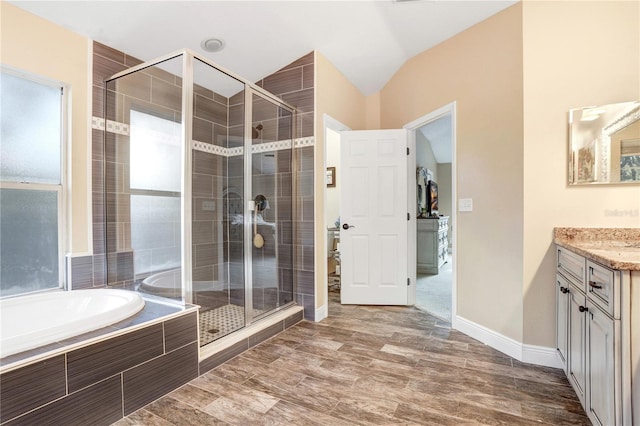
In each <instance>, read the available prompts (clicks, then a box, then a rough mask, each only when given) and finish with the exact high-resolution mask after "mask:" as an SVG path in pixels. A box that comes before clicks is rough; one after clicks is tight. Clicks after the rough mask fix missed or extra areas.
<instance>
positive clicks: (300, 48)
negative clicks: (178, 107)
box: [10, 0, 515, 95]
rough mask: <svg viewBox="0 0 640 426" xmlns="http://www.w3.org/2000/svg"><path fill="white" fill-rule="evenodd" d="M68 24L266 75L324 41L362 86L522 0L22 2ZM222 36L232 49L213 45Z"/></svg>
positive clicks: (104, 38) (149, 51)
mask: <svg viewBox="0 0 640 426" xmlns="http://www.w3.org/2000/svg"><path fill="white" fill-rule="evenodd" d="M10 3H13V4H14V5H16V6H18V7H20V8H22V9H25V10H27V11H29V12H31V13H33V14H35V15H38V16H41V17H43V18H45V19H47V20H49V21H52V22H54V23H57V24H59V25H61V26H63V27H65V28H68V29H70V30H72V31H75V32H77V33H79V34H82V35H84V36H86V37H88V38H91V39H94V40H96V41H99V42H101V43H103V44H106V45H108V46H111V47H114V48H116V49H119V50H121V51H124V52H126V53H128V54H130V55H132V56H135V57H138V58H139V59H142V60H150V59H154V58H156V57H159V56H162V55H165V54H167V53H171V52H173V51H176V50H179V49H182V48H189V49H192V50H194V51H196V52H198V53H201V54H204V55H205V56H206V57H208V58H210V59H211V60H213V61H214V62H216V63H217V64H219V65H221V66H223V67H225V68H227V69H229V70H230V71H233V72H235V73H236V74H238V75H240V76H242V77H244V78H246V79H248V80H250V81H257V80H260V79H261V78H263V77H265V76H267V75H269V74H271V73H273V72H274V71H276V70H278V69H280V68H281V67H283V66H285V65H287V64H288V63H290V62H292V61H294V60H296V59H298V58H299V57H301V56H303V55H305V54H307V53H309V52H310V51H312V50H318V51H319V52H320V53H322V54H323V55H324V56H325V57H326V58H327V59H328V60H329V61H331V63H333V64H334V65H335V66H336V68H338V69H339V70H340V71H341V72H342V73H343V74H344V75H345V76H346V77H347V78H348V79H349V80H350V81H351V82H352V83H353V84H354V85H355V86H356V87H357V88H358V89H359V90H360V91H361V92H362V93H363V94H365V95H369V94H372V93H375V92H377V91H379V90H381V89H382V87H384V85H385V84H386V83H387V82H388V81H389V79H390V78H391V77H392V76H393V74H394V73H395V72H396V71H397V70H398V69H399V68H400V67H401V66H402V64H404V63H405V62H406V61H407V60H408V59H410V58H411V57H413V56H415V55H416V54H418V53H420V52H422V51H424V50H427V49H429V48H431V47H433V46H435V45H437V44H439V43H441V42H442V41H444V40H446V39H448V38H450V37H452V36H453V35H455V34H457V33H459V32H461V31H464V30H465V29H467V28H469V27H471V26H473V25H475V24H476V23H478V22H480V21H483V20H484V19H486V18H488V17H490V16H491V15H494V14H496V13H498V12H499V11H501V10H503V9H505V8H506V7H508V6H510V5H512V4H514V3H515V1H497V0H496V1H494V0H491V1H484V0H470V1H447V0H441V1H437V0H431V1H429V0H413V1H407V0H405V1H392V0H384V1H382V0H381V1H369V0H360V1H269V0H263V1H237V0H236V1H16V0H11V1H10ZM211 37H217V38H221V39H223V40H224V42H225V48H224V49H223V50H222V51H220V52H217V53H208V52H204V51H203V50H202V48H201V47H200V43H201V42H202V41H203V40H204V39H207V38H211Z"/></svg>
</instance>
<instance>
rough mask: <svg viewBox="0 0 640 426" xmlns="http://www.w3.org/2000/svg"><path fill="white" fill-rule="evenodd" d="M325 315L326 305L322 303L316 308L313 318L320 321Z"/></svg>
mask: <svg viewBox="0 0 640 426" xmlns="http://www.w3.org/2000/svg"><path fill="white" fill-rule="evenodd" d="M326 317H327V305H326V304H324V305H322V306H320V307H319V308H316V311H315V314H314V317H313V318H314V320H315V322H320V321H322V320H323V319H325V318H326Z"/></svg>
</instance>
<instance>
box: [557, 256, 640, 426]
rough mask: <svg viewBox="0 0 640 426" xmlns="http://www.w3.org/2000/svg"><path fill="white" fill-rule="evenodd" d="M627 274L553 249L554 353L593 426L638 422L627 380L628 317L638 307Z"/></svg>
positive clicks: (631, 327)
mask: <svg viewBox="0 0 640 426" xmlns="http://www.w3.org/2000/svg"><path fill="white" fill-rule="evenodd" d="M632 276H633V275H632V273H631V271H617V270H612V269H610V268H607V267H606V266H603V265H600V264H598V263H597V262H594V261H592V260H590V259H586V258H585V257H583V256H580V255H578V254H576V253H573V252H571V251H569V250H567V249H566V248H563V247H558V249H557V270H556V314H557V321H556V350H557V353H558V357H559V358H560V361H561V362H562V364H563V368H564V371H565V373H566V375H567V378H568V379H569V382H570V383H571V385H572V387H573V389H574V390H575V392H576V394H577V396H578V399H579V400H580V402H581V403H582V406H583V407H584V409H585V411H586V413H587V415H588V416H589V419H590V420H591V422H592V423H593V424H594V425H602V426H618V425H619V426H626V425H631V424H640V421H636V422H635V423H634V421H633V420H634V413H635V412H636V411H637V410H638V407H636V405H637V401H638V396H639V395H638V392H635V393H634V392H633V390H634V389H633V388H632V380H631V377H632V376H633V374H634V371H635V370H636V368H637V367H634V366H633V365H634V363H635V364H636V365H637V360H638V355H639V354H638V348H637V343H635V342H637V341H638V331H639V330H638V324H634V322H636V321H635V320H634V319H632V318H637V316H638V313H637V309H638V307H639V306H640V303H638V300H637V299H638V296H637V295H635V294H634V295H632V294H631V284H632V283H631V281H632ZM636 277H637V275H636ZM636 281H637V279H636ZM634 285H635V286H640V282H636V283H635V284H634ZM634 299H636V300H634ZM634 360H635V361H634ZM636 386H637V385H636ZM635 415H636V416H637V415H638V413H635Z"/></svg>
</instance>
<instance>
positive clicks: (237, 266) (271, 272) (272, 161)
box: [104, 50, 296, 345]
mask: <svg viewBox="0 0 640 426" xmlns="http://www.w3.org/2000/svg"><path fill="white" fill-rule="evenodd" d="M105 86H106V87H105V92H104V108H105V132H104V134H105V144H104V147H105V151H104V162H105V168H104V169H105V199H104V205H105V224H106V225H105V228H106V229H105V232H106V235H105V241H106V251H107V269H106V274H107V277H106V278H107V283H108V285H109V286H114V287H126V288H132V289H135V290H137V291H140V292H143V293H146V294H148V295H150V296H151V297H165V298H171V299H174V300H175V301H178V302H179V303H185V304H186V303H190V304H197V305H200V306H201V309H200V314H199V315H200V321H199V323H200V344H201V345H205V344H207V343H210V342H212V341H214V340H216V339H218V338H220V337H222V336H225V335H227V334H229V333H232V332H234V331H236V330H238V329H241V328H243V327H246V326H248V325H250V324H251V323H253V322H255V321H256V320H258V319H260V318H261V317H263V316H266V315H269V314H270V313H273V312H275V311H277V310H279V309H282V308H284V307H286V306H288V305H289V304H292V303H294V302H293V301H294V276H295V274H294V272H293V269H294V253H295V251H294V241H293V238H294V237H293V236H294V232H293V231H294V230H293V224H294V222H293V217H294V215H293V210H294V207H295V203H294V195H295V194H296V191H295V188H294V185H295V179H292V176H294V173H295V162H294V156H293V155H292V151H293V148H294V142H295V139H296V129H295V123H296V119H295V118H296V117H295V114H296V111H295V109H294V108H293V107H291V106H289V105H287V104H286V103H284V102H283V101H282V100H280V99H279V98H277V97H275V96H274V95H272V94H270V93H268V92H266V91H265V90H263V89H261V88H260V87H258V86H256V85H254V84H252V83H249V82H247V81H244V80H243V79H242V78H239V77H238V76H236V75H234V74H233V73H231V72H229V71H226V70H224V69H222V68H221V67H219V66H217V65H216V64H214V63H212V62H211V61H209V60H208V59H206V58H203V57H200V56H198V55H197V54H195V53H193V52H191V51H189V50H182V51H179V52H176V53H173V54H170V55H167V56H165V57H162V58H159V59H157V60H154V61H151V62H146V63H143V64H140V65H137V66H134V67H133V68H130V69H128V70H125V71H123V72H120V73H118V74H116V75H114V76H113V77H111V78H110V79H108V80H107V81H106V85H105Z"/></svg>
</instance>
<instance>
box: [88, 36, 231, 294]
mask: <svg viewBox="0 0 640 426" xmlns="http://www.w3.org/2000/svg"><path fill="white" fill-rule="evenodd" d="M138 63H140V61H139V60H137V59H135V58H132V57H130V56H128V55H126V54H124V53H122V52H119V51H117V50H115V49H112V48H110V47H108V46H104V45H102V44H100V43H95V48H94V80H93V81H94V94H93V97H94V105H93V108H94V113H93V115H94V116H97V117H102V116H103V115H104V101H103V96H104V80H105V78H108V77H110V76H111V75H113V74H115V73H117V72H119V71H122V70H124V69H126V68H129V67H131V66H133V65H136V64H138ZM181 82H182V80H181V78H180V77H178V76H174V75H172V74H170V73H167V72H165V71H163V70H161V69H159V68H157V67H153V68H148V69H145V70H144V71H141V72H138V73H135V74H133V75H131V76H125V77H123V78H122V79H119V80H118V92H119V93H125V94H127V96H124V95H122V94H118V95H117V97H116V96H115V94H114V93H113V92H108V93H109V95H108V96H110V97H111V98H110V99H111V100H110V104H117V107H116V108H115V109H114V110H113V111H109V112H108V113H107V119H110V120H114V121H117V122H122V123H125V124H129V111H130V110H131V109H132V108H135V109H137V110H140V111H143V112H151V113H152V114H154V115H157V116H160V117H163V118H166V119H170V120H174V121H180V120H181V102H182V100H181V89H182V88H181ZM194 92H195V93H194V122H193V125H194V126H193V136H194V140H197V141H200V142H205V143H210V144H216V145H222V146H226V145H227V125H226V124H227V110H228V100H227V98H225V97H224V96H221V95H218V94H216V93H214V92H212V91H211V90H208V89H205V88H203V87H200V86H196V87H194ZM102 138H103V134H102V131H98V130H94V139H93V143H94V146H93V148H94V149H93V152H94V161H93V172H94V186H93V190H94V192H93V195H94V198H93V199H94V206H95V208H94V235H95V237H94V253H96V254H98V255H97V256H96V258H97V262H96V265H95V266H94V275H97V276H99V278H102V281H100V280H99V279H95V284H94V285H100V284H101V282H103V281H104V278H105V277H106V278H107V281H108V282H109V283H110V284H111V285H114V284H115V285H122V284H129V283H130V281H131V280H132V279H133V278H134V277H133V271H132V270H131V268H132V265H133V263H132V262H133V257H134V256H136V255H145V253H133V252H132V250H131V224H130V201H129V200H130V198H129V197H130V190H129V187H128V182H129V173H128V171H129V164H128V161H129V154H128V152H129V137H128V136H126V135H119V134H115V133H111V132H107V133H106V141H105V143H104V145H105V146H104V149H103V147H102V145H103V141H102ZM103 151H104V157H103V156H102V152H103ZM210 157H211V158H210ZM193 160H194V174H193V216H194V224H193V226H194V228H193V229H194V235H193V247H192V250H193V255H194V271H193V273H194V278H195V279H197V280H202V281H217V280H218V279H219V271H220V268H221V266H220V265H221V263H222V262H223V256H222V253H223V247H222V244H223V240H222V230H221V227H220V226H218V224H220V222H221V220H222V218H221V217H218V216H221V212H222V210H221V206H222V205H223V203H222V190H223V187H224V186H225V184H226V183H225V182H223V177H222V176H223V175H222V174H223V173H225V172H224V171H226V160H224V159H222V158H220V157H219V156H215V155H212V154H206V153H202V152H195V153H194V158H193ZM209 160H211V161H209ZM103 168H105V169H103ZM103 173H104V174H105V175H106V177H107V179H106V191H107V192H108V193H110V196H109V202H107V204H106V217H105V215H104V213H103V210H105V209H104V201H105V200H104V194H103V191H104V188H105V186H103V185H104V182H103V179H102V176H103ZM211 202H213V203H214V204H211ZM212 205H216V206H218V209H215V210H210V206H212ZM105 223H107V224H109V226H107V227H106V232H107V233H108V235H107V239H106V241H105V239H104V235H105ZM176 244H178V245H179V244H180V241H179V240H177V241H176ZM105 250H106V253H107V254H106V261H107V262H109V266H110V267H109V276H108V277H107V276H106V275H105V270H104V268H103V267H101V266H100V265H99V264H100V261H102V262H103V263H104V261H105Z"/></svg>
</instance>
